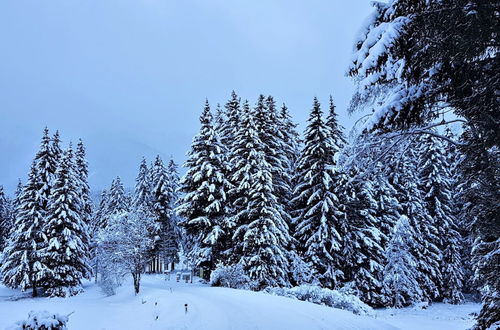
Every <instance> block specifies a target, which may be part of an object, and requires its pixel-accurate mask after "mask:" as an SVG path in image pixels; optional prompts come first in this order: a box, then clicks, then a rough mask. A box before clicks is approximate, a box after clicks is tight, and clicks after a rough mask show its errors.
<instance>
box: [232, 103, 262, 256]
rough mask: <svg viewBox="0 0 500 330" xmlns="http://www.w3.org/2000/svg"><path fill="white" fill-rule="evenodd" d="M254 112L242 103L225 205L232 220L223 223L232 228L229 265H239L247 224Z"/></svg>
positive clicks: (248, 105)
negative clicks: (229, 185) (249, 160)
mask: <svg viewBox="0 0 500 330" xmlns="http://www.w3.org/2000/svg"><path fill="white" fill-rule="evenodd" d="M252 116H253V113H252V110H251V109H250V104H249V103H248V100H245V101H244V102H243V106H242V109H241V112H240V117H239V120H240V122H239V125H238V130H237V132H236V136H235V140H234V142H233V146H232V152H231V154H232V163H231V167H232V172H231V177H230V178H229V179H230V182H231V183H234V184H232V185H231V187H230V189H229V192H228V196H229V198H228V205H229V210H230V212H231V217H226V221H228V223H229V227H231V229H232V230H231V240H232V244H231V247H230V249H229V251H228V254H229V258H228V259H229V260H228V262H229V263H231V264H236V263H238V261H239V259H240V256H241V255H242V242H243V236H244V233H245V230H246V226H247V225H248V209H247V206H248V201H249V195H248V192H249V189H250V186H251V183H252V177H251V176H250V175H249V173H250V171H251V170H252V169H251V165H249V163H248V159H249V158H250V151H251V150H252V149H254V148H256V146H254V145H253V144H252V143H255V141H254V140H253V139H252V138H251V136H250V131H252V132H253V134H256V133H255V124H254V122H253V118H252Z"/></svg>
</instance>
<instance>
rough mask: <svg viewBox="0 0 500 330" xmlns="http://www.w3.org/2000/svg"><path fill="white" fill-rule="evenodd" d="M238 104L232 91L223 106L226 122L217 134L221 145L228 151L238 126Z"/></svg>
mask: <svg viewBox="0 0 500 330" xmlns="http://www.w3.org/2000/svg"><path fill="white" fill-rule="evenodd" d="M240 103H241V100H240V98H239V97H238V95H237V94H236V92H235V91H232V92H231V99H230V100H229V101H228V102H227V103H226V104H225V105H224V108H225V117H226V120H225V121H224V125H223V126H222V127H221V130H220V131H219V132H218V133H219V135H220V140H221V143H222V145H224V146H226V147H227V148H228V150H229V151H231V150H232V148H233V147H232V143H233V141H234V139H235V137H236V132H237V131H238V126H239V124H240Z"/></svg>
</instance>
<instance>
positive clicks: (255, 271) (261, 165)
mask: <svg viewBox="0 0 500 330" xmlns="http://www.w3.org/2000/svg"><path fill="white" fill-rule="evenodd" d="M240 119H241V122H240V127H239V130H238V133H237V136H236V140H235V142H234V143H235V144H234V145H235V155H236V157H235V162H234V164H235V169H236V172H235V173H234V177H233V182H238V186H236V187H234V188H233V193H234V195H235V196H238V198H237V199H236V200H235V205H234V210H235V211H236V212H237V213H236V214H235V217H234V223H235V227H236V230H235V232H234V234H233V237H232V241H233V247H232V249H231V258H230V263H232V264H236V263H241V264H242V265H243V269H244V270H245V272H246V274H248V276H249V278H250V279H251V280H253V281H255V288H257V289H262V288H264V287H266V286H283V285H288V283H289V282H288V278H287V276H288V272H287V263H286V247H287V246H288V244H289V234H288V227H287V225H286V222H285V221H284V220H283V218H282V217H281V212H280V209H279V208H278V202H277V199H276V196H275V195H274V191H273V182H272V176H271V175H272V174H271V169H270V165H269V164H268V163H267V161H266V159H265V155H264V151H263V150H264V144H263V143H262V142H261V140H260V139H259V136H258V133H257V127H256V125H255V124H254V118H253V113H252V112H251V111H250V108H249V106H248V102H245V103H244V105H243V113H242V117H240Z"/></svg>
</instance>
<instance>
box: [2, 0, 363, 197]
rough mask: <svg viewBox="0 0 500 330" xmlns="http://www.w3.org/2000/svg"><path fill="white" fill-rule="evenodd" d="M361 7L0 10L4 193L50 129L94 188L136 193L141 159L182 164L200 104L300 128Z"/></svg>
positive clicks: (342, 92) (239, 4) (69, 0)
mask: <svg viewBox="0 0 500 330" xmlns="http://www.w3.org/2000/svg"><path fill="white" fill-rule="evenodd" d="M369 3H370V1H369V0H353V1H345V0H323V1H319V0H307V1H305V0H301V1H295V0H240V1H229V0H225V1H223V0H185V1H181V0H176V1H174V0H51V1H42V0H31V1H28V0H2V1H0V49H1V50H0V184H3V185H4V186H5V188H6V189H7V191H9V192H12V191H13V189H14V187H15V184H16V182H17V179H18V178H21V179H23V180H25V177H26V174H27V172H28V170H29V164H30V162H31V160H32V158H33V156H34V154H35V152H36V150H37V148H38V145H39V143H40V138H41V134H42V130H43V127H44V126H48V127H49V129H50V130H51V132H52V131H55V130H56V129H58V130H60V132H61V136H62V139H63V141H64V142H65V143H67V142H68V141H69V140H74V141H75V140H77V139H78V138H79V137H81V138H82V139H83V140H84V142H85V143H86V145H87V149H88V160H89V163H90V171H91V175H90V184H91V187H92V188H94V189H101V188H103V187H107V186H108V185H109V184H110V182H111V180H112V178H113V177H114V176H116V175H120V176H121V177H122V178H123V180H124V182H125V183H126V185H128V186H132V185H133V180H134V177H135V174H136V172H137V167H138V164H139V161H140V159H141V157H142V156H146V157H148V158H149V159H151V158H152V157H153V156H154V155H156V154H160V155H162V156H163V157H164V158H168V157H170V155H172V156H173V157H174V159H175V160H176V161H177V162H179V163H182V162H183V161H184V160H185V153H186V151H187V150H188V148H189V145H190V142H191V139H192V137H193V135H194V134H196V133H197V130H198V127H199V122H198V117H199V114H200V113H201V110H202V107H203V104H204V100H205V98H208V99H209V101H210V103H211V104H212V105H214V106H215V104H216V103H218V102H220V103H224V102H225V101H226V100H227V99H228V98H229V96H230V93H231V90H233V89H234V90H235V91H236V92H237V93H238V94H239V95H240V96H241V97H242V98H244V99H245V98H247V99H249V100H250V101H251V103H252V104H253V103H255V101H256V98H257V96H258V95H259V94H260V93H263V94H271V95H273V96H274V97H275V99H276V100H277V102H279V103H281V102H286V104H287V105H288V106H289V108H290V110H291V112H292V114H293V115H294V118H295V120H296V121H297V122H298V123H300V124H301V129H302V128H303V127H304V122H305V120H306V118H307V114H308V112H309V109H310V108H311V103H312V98H313V97H314V96H317V97H318V98H319V99H320V101H321V102H322V103H324V104H325V105H326V103H327V100H328V96H329V95H330V94H332V95H333V97H334V99H335V102H336V104H337V105H338V110H339V114H340V118H341V121H342V123H343V125H344V126H346V127H350V126H351V125H352V122H353V121H354V119H355V118H350V117H349V116H348V115H347V113H346V110H345V109H346V106H347V104H348V101H349V98H350V95H351V93H352V89H353V86H352V83H351V81H350V79H348V78H346V77H345V71H346V68H347V66H348V64H349V59H350V55H351V50H352V46H353V39H354V37H355V35H356V33H357V31H358V30H359V28H360V25H361V23H362V22H363V20H364V19H365V18H366V16H367V15H368V14H369V13H370V11H371V7H370V4H369Z"/></svg>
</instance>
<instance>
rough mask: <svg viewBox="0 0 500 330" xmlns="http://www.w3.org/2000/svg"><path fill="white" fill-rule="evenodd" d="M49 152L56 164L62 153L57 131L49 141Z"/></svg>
mask: <svg viewBox="0 0 500 330" xmlns="http://www.w3.org/2000/svg"><path fill="white" fill-rule="evenodd" d="M51 142H52V143H51V146H50V148H51V151H52V154H53V155H54V158H55V159H56V163H57V162H59V160H60V159H61V157H62V154H63V151H62V149H61V136H60V134H59V131H56V132H55V133H54V135H53V136H52V139H51Z"/></svg>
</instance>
